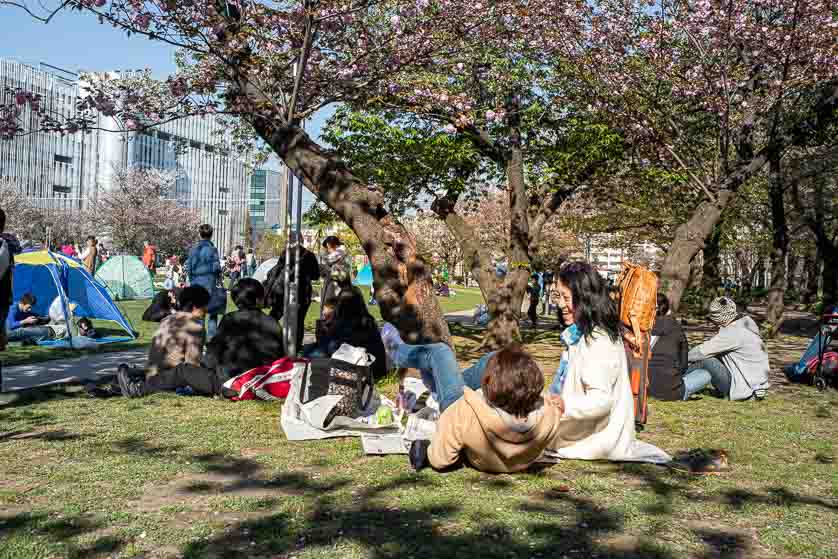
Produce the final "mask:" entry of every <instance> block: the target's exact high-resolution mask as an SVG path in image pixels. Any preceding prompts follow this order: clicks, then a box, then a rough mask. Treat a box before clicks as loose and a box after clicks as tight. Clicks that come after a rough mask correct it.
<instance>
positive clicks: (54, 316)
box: [48, 295, 79, 340]
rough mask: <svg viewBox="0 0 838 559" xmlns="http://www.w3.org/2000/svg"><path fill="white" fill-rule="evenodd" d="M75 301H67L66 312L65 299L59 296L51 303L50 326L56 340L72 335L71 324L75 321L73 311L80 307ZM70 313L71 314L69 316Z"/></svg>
mask: <svg viewBox="0 0 838 559" xmlns="http://www.w3.org/2000/svg"><path fill="white" fill-rule="evenodd" d="M78 306H79V305H78V303H76V302H75V301H67V305H66V312H65V305H64V301H62V299H61V296H60V295H59V296H57V297H56V298H55V299H53V300H52V303H50V305H49V311H48V312H49V328H50V330H51V331H52V337H53V338H55V339H56V340H63V339H65V338H69V337H70V324H72V323H73V313H74V312H75V310H76V309H77V308H78ZM68 315H69V316H68Z"/></svg>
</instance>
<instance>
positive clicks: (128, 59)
mask: <svg viewBox="0 0 838 559" xmlns="http://www.w3.org/2000/svg"><path fill="white" fill-rule="evenodd" d="M45 3H46V4H49V2H45ZM30 4H31V5H37V4H36V3H35V2H31V3H30ZM0 30H2V31H0V57H2V58H11V59H14V60H17V61H18V62H23V63H26V64H31V65H33V66H37V65H38V63H40V62H45V63H47V64H51V65H53V66H58V67H59V68H63V69H65V70H70V71H74V72H78V71H80V70H82V71H85V70H86V71H105V70H138V69H144V68H150V69H151V71H152V73H153V74H154V76H155V77H157V78H161V79H163V78H165V77H166V76H167V75H169V74H170V73H171V72H173V71H174V70H175V63H174V57H173V54H174V49H173V48H172V47H170V46H168V45H165V44H162V43H159V42H154V41H149V40H148V39H144V38H141V37H128V36H127V35H126V34H125V32H122V31H118V30H117V29H114V28H113V27H111V26H109V25H100V24H99V23H98V21H97V20H96V18H95V17H91V16H90V15H86V14H83V13H79V12H67V11H65V12H61V13H59V14H58V15H56V17H55V18H53V20H52V21H51V22H50V23H49V24H46V25H45V24H43V23H40V22H38V21H36V20H34V19H32V18H31V17H30V16H29V15H27V14H26V13H25V12H24V11H23V10H19V9H16V8H9V7H0ZM330 113H331V111H323V114H319V113H318V114H317V115H315V117H314V118H313V119H312V121H311V123H310V125H309V126H308V127H307V128H308V129H309V131H310V132H311V133H313V135H314V136H315V137H317V136H319V134H320V127H321V126H322V124H323V122H324V121H325V119H326V118H328V116H329V114H330ZM268 166H269V167H276V166H277V165H276V162H274V163H273V164H269V165H268ZM306 194H307V195H308V196H309V197H310V194H309V193H308V192H306Z"/></svg>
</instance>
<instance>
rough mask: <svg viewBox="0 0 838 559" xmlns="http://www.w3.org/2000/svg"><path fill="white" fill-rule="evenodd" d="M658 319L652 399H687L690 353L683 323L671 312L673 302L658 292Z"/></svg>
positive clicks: (652, 360) (654, 336)
mask: <svg viewBox="0 0 838 559" xmlns="http://www.w3.org/2000/svg"><path fill="white" fill-rule="evenodd" d="M657 314H658V316H657V318H656V319H655V326H654V328H652V351H651V355H650V357H649V396H651V397H652V398H657V399H658V400H669V401H672V400H683V399H684V372H685V371H686V370H687V364H688V361H687V353H688V352H689V350H690V346H689V342H687V335H686V334H685V333H684V329H683V328H682V327H681V323H680V322H678V320H677V319H676V318H675V317H673V316H671V314H670V312H669V299H667V298H666V295H664V294H662V293H658V313H657Z"/></svg>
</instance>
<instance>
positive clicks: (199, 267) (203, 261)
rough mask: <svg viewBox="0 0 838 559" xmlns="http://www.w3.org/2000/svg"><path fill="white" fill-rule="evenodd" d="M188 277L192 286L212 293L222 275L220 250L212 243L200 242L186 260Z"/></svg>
mask: <svg viewBox="0 0 838 559" xmlns="http://www.w3.org/2000/svg"><path fill="white" fill-rule="evenodd" d="M186 275H187V276H188V277H189V283H190V284H191V285H200V286H201V287H203V288H204V289H206V290H207V291H209V292H210V293H212V289H213V288H214V287H215V285H216V282H217V281H218V278H219V276H220V275H221V262H220V261H219V259H218V249H216V248H215V245H213V244H212V241H208V240H206V239H202V240H200V241H198V242H197V243H196V244H195V246H193V247H192V250H190V251H189V257H188V258H187V259H186Z"/></svg>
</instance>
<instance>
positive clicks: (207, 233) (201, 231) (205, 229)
mask: <svg viewBox="0 0 838 559" xmlns="http://www.w3.org/2000/svg"><path fill="white" fill-rule="evenodd" d="M198 235H199V236H200V237H201V238H202V239H211V238H212V225H210V224H209V223H204V224H203V225H201V226H200V227H198Z"/></svg>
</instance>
